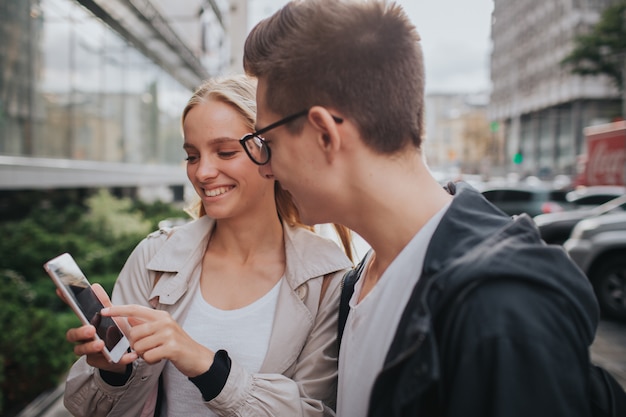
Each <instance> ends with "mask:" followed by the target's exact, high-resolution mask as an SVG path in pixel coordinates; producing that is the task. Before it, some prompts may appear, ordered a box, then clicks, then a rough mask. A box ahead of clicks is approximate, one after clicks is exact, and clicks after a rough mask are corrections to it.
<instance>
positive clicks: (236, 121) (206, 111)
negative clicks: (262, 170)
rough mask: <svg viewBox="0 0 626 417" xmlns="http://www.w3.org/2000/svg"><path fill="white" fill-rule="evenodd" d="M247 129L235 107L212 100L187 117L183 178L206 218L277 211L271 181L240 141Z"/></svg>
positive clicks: (243, 119) (185, 121) (196, 107)
mask: <svg viewBox="0 0 626 417" xmlns="http://www.w3.org/2000/svg"><path fill="white" fill-rule="evenodd" d="M250 130H251V129H250V127H249V126H248V124H247V123H246V120H245V118H244V117H243V116H242V115H240V114H239V113H238V112H237V111H236V110H235V109H234V107H233V106H231V105H229V104H226V103H224V102H221V101H217V100H213V99H209V100H207V101H206V102H203V103H200V104H197V105H196V106H194V107H193V108H191V110H189V112H188V113H187V115H186V117H185V120H184V122H183V132H184V137H185V142H184V145H183V148H184V150H185V152H186V153H187V177H188V178H189V181H191V183H192V184H193V187H194V189H195V190H196V192H197V193H198V195H199V196H200V199H201V200H202V205H203V206H204V209H205V211H206V214H207V215H208V216H209V217H212V218H215V219H218V220H219V219H225V218H234V217H238V216H247V217H250V216H251V215H253V214H254V213H258V214H262V215H266V210H265V209H267V210H270V211H273V212H274V213H275V212H276V206H275V202H274V191H273V190H274V181H273V180H269V179H266V178H263V177H261V176H260V175H259V173H258V169H257V166H256V165H255V164H254V163H252V162H251V161H250V159H249V158H248V156H247V155H246V153H245V152H244V150H243V149H242V147H241V145H240V144H239V138H241V137H242V136H243V135H245V134H246V133H248V132H250Z"/></svg>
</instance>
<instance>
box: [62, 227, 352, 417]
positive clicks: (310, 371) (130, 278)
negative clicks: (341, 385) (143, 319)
mask: <svg viewBox="0 0 626 417" xmlns="http://www.w3.org/2000/svg"><path fill="white" fill-rule="evenodd" d="M213 225H214V221H213V220H212V219H210V218H208V217H206V216H205V217H202V218H200V219H198V220H195V221H193V222H191V223H188V224H186V225H184V226H181V227H178V228H176V229H175V232H174V233H169V232H166V231H160V232H155V233H152V234H151V235H149V236H148V237H147V238H146V239H144V240H143V241H142V242H141V243H140V244H139V245H138V246H137V248H135V250H134V251H133V253H132V254H131V255H130V257H129V258H128V261H127V262H126V264H125V265H124V268H123V269H122V271H121V273H120V275H119V278H118V281H117V283H116V286H115V289H114V291H113V296H112V299H113V303H114V304H140V305H151V306H152V307H154V308H157V309H160V310H165V311H168V312H169V313H170V314H171V315H172V317H173V318H174V319H175V320H177V321H178V322H179V323H181V322H182V321H183V320H184V317H185V314H186V312H187V309H188V307H189V305H190V302H191V300H192V299H193V297H192V296H193V294H194V293H195V292H196V291H197V290H198V284H199V279H200V272H201V264H202V256H203V254H204V251H205V249H206V244H207V242H208V240H209V239H208V237H209V234H210V233H211V231H212V229H213ZM284 231H285V251H286V268H285V279H284V280H283V283H282V284H281V287H280V290H279V295H278V303H277V306H276V315H275V318H274V325H273V330H272V334H271V337H270V343H269V349H268V352H267V356H266V357H265V360H264V362H263V365H262V366H261V370H260V372H259V373H253V374H251V373H249V372H247V371H246V370H244V369H243V368H242V367H241V366H240V365H239V364H238V363H236V362H235V361H232V365H231V371H230V374H229V376H228V379H227V381H226V385H225V386H224V388H223V389H222V391H221V393H220V394H219V395H218V396H217V397H216V398H214V399H213V400H211V401H209V402H207V403H206V405H207V407H209V408H210V409H211V410H212V411H213V412H215V413H216V414H218V415H220V416H289V417H293V416H307V417H308V416H311V417H312V416H328V415H330V416H332V415H334V412H333V411H332V409H331V408H330V407H332V408H334V405H335V399H336V385H337V343H336V337H337V336H336V335H337V311H338V304H339V295H340V291H341V290H340V282H341V278H342V276H343V274H344V273H345V271H346V269H347V268H350V267H351V266H352V264H351V262H350V261H349V259H348V258H347V257H346V256H345V255H344V254H343V252H342V251H341V249H340V248H339V247H338V245H337V244H336V243H335V242H332V241H331V240H328V239H325V238H322V237H320V236H318V235H316V234H314V233H312V232H309V231H308V230H305V229H302V228H290V227H288V226H287V225H285V226H284ZM157 273H162V275H161V278H160V279H159V280H158V282H157V284H156V285H154V281H155V277H156V276H157ZM325 275H330V277H331V282H330V285H329V287H328V289H327V291H326V294H325V296H324V299H323V300H322V302H321V303H320V301H319V297H320V291H321V287H322V281H323V279H324V276H325ZM164 364H165V362H164V361H162V362H161V363H158V364H155V365H148V364H147V363H145V362H144V361H143V360H141V359H138V360H136V361H135V362H134V363H133V370H132V374H131V376H130V379H129V380H128V381H127V383H126V384H125V385H124V386H120V387H114V386H111V385H108V384H107V383H106V382H104V381H103V380H102V378H101V377H100V374H99V372H98V370H97V369H95V368H93V367H91V366H89V365H88V364H87V363H86V361H85V358H84V357H82V358H80V359H79V360H78V361H77V362H76V363H75V364H74V365H73V367H72V369H71V370H70V373H69V375H68V378H67V381H66V387H65V398H64V403H65V406H66V408H67V409H68V410H69V411H70V412H72V413H73V414H74V415H76V416H89V417H97V416H109V417H115V416H120V417H121V416H124V417H128V416H140V415H151V412H152V410H153V409H151V408H150V406H151V405H152V404H153V402H154V392H155V388H156V386H157V384H158V379H159V375H160V374H161V371H162V369H163V366H164ZM151 395H152V397H153V398H152V400H149V398H150V397H151ZM146 404H147V405H146ZM144 408H147V410H144ZM142 410H143V413H144V414H142Z"/></svg>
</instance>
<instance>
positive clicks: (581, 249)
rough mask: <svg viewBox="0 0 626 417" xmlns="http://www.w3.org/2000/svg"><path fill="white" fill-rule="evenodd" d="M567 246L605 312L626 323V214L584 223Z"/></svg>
mask: <svg viewBox="0 0 626 417" xmlns="http://www.w3.org/2000/svg"><path fill="white" fill-rule="evenodd" d="M563 247H564V248H565V250H566V251H567V253H568V254H569V256H570V257H571V258H572V260H573V261H574V262H575V263H576V264H577V265H578V266H579V267H580V269H582V270H583V272H584V273H585V274H586V275H587V277H588V278H589V280H590V281H591V284H592V285H593V288H594V291H595V293H596V297H597V299H598V303H599V304H600V308H601V309H602V312H603V313H604V314H605V315H606V316H608V317H612V318H616V319H619V320H622V321H626V212H622V213H611V214H606V215H604V216H599V217H594V218H591V219H585V220H582V221H580V222H579V223H578V224H577V225H576V226H575V227H574V230H572V235H571V237H570V238H569V239H568V240H566V241H565V243H564V244H563Z"/></svg>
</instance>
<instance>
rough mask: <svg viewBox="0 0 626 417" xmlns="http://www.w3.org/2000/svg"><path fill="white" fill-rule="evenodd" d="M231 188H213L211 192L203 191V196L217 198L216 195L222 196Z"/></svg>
mask: <svg viewBox="0 0 626 417" xmlns="http://www.w3.org/2000/svg"><path fill="white" fill-rule="evenodd" d="M230 188H231V187H220V188H214V189H212V190H204V195H206V196H207V197H217V196H218V195H221V194H224V193H225V192H227V191H229V190H230Z"/></svg>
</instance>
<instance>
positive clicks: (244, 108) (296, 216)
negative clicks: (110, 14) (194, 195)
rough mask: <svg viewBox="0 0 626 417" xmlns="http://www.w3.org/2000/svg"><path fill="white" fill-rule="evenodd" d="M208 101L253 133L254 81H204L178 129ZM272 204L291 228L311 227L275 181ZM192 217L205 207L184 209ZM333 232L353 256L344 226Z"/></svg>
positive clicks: (241, 76)
mask: <svg viewBox="0 0 626 417" xmlns="http://www.w3.org/2000/svg"><path fill="white" fill-rule="evenodd" d="M208 100H217V101H221V102H223V103H226V104H228V105H230V106H232V108H233V109H234V110H235V111H237V113H239V114H240V115H241V116H242V117H243V119H244V120H245V122H246V125H247V126H248V128H249V129H250V131H251V132H252V131H254V124H255V121H256V80H255V79H253V78H250V77H248V76H246V75H244V74H236V75H229V76H224V77H217V78H212V79H210V80H207V81H205V82H203V83H202V84H201V85H200V86H199V87H198V88H197V89H196V91H195V92H194V93H193V95H192V96H191V98H190V99H189V101H188V102H187V105H186V106H185V108H184V109H183V113H182V116H181V128H182V125H183V124H184V122H185V118H186V117H187V114H188V113H189V111H190V110H191V109H192V108H194V107H195V106H197V105H199V104H202V103H206V102H207V101H208ZM274 201H275V202H276V211H277V212H278V216H279V217H280V219H281V220H282V221H284V222H286V223H287V224H288V225H289V226H291V227H304V228H307V229H309V230H313V228H312V227H310V226H307V225H305V224H304V223H302V220H301V219H300V213H299V212H298V208H297V207H296V205H295V204H294V202H293V198H292V197H291V194H289V192H288V191H286V190H284V189H283V188H282V187H281V185H280V183H279V182H278V181H275V183H274ZM185 211H186V212H187V213H188V214H189V215H190V216H191V217H192V218H199V217H202V216H204V215H206V212H205V210H204V206H203V205H202V203H201V202H200V201H199V200H198V201H197V202H195V203H194V204H193V205H192V206H190V207H188V208H186V209H185ZM333 226H334V228H335V231H336V232H337V235H338V237H339V239H340V241H341V244H342V246H343V249H344V252H345V253H346V255H348V257H349V258H350V260H353V259H352V258H353V256H352V245H351V242H352V233H351V231H350V229H348V228H347V227H345V226H342V225H338V224H334V225H333Z"/></svg>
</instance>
